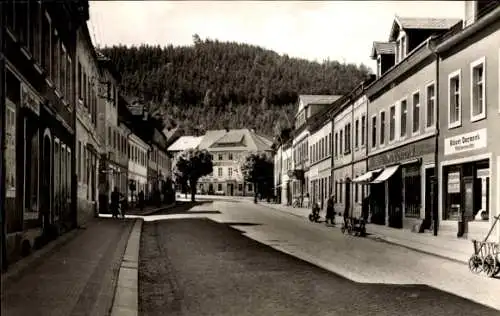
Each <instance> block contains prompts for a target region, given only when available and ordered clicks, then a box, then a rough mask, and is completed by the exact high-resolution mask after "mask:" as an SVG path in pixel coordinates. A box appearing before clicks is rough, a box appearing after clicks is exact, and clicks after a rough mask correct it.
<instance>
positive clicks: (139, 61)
mask: <svg viewBox="0 0 500 316" xmlns="http://www.w3.org/2000/svg"><path fill="white" fill-rule="evenodd" d="M193 40H194V45H191V46H182V47H174V46H172V45H170V46H166V47H160V46H148V45H141V46H139V47H126V46H113V47H106V48H104V49H101V52H102V53H104V54H105V55H106V56H108V57H110V58H111V59H112V60H113V61H114V63H115V64H116V66H117V67H118V70H119V71H120V72H121V74H122V88H124V89H125V91H126V92H127V93H128V94H131V95H135V96H140V97H142V98H144V99H145V100H146V101H149V102H148V103H149V104H152V106H153V107H155V108H157V109H160V110H159V112H160V114H161V115H163V116H164V117H165V125H166V127H167V128H168V127H173V126H176V125H178V126H180V127H181V128H182V129H184V131H185V132H186V133H189V134H196V133H203V132H204V130H207V129H222V128H224V127H229V128H242V127H248V128H255V130H256V131H257V132H259V133H261V134H264V135H268V136H272V135H273V133H274V128H275V126H278V125H280V126H281V127H284V126H285V125H289V124H290V123H291V122H293V119H292V118H293V116H294V112H295V104H296V101H297V96H298V95H299V94H344V93H347V92H349V91H350V90H351V89H352V88H354V87H355V86H356V85H357V84H358V83H360V82H361V81H362V80H363V79H364V78H365V77H366V75H367V74H368V73H369V69H368V68H367V67H365V66H363V65H361V66H360V67H358V66H356V65H353V64H341V63H339V62H337V61H325V62H323V63H317V62H311V61H307V60H304V59H297V58H290V57H288V56H286V55H283V56H282V55H279V54H277V53H276V52H274V51H271V50H266V49H263V48H261V47H257V46H252V45H248V44H240V43H234V42H219V41H217V40H203V41H202V40H201V39H200V38H199V37H198V36H197V35H194V36H193ZM297 45H300V43H297ZM277 122H280V123H279V124H277Z"/></svg>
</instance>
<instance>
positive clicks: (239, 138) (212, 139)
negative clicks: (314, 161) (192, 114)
mask: <svg viewBox="0 0 500 316" xmlns="http://www.w3.org/2000/svg"><path fill="white" fill-rule="evenodd" d="M271 146H272V142H271V141H270V140H269V139H267V138H265V137H263V136H261V135H258V134H257V133H255V131H253V130H249V129H233V130H229V129H225V130H212V131H207V132H206V133H205V135H204V136H203V139H202V140H201V142H200V144H199V145H198V148H199V149H206V150H208V151H209V152H210V154H211V155H212V157H213V159H212V161H213V172H212V174H211V175H208V176H205V177H203V178H201V179H200V181H199V183H198V188H197V190H198V191H201V192H202V193H204V192H206V193H209V194H220V195H238V196H245V195H249V196H252V195H254V189H255V188H254V187H253V184H252V183H246V182H245V180H244V179H243V174H242V173H241V170H240V166H241V162H242V160H243V159H244V158H245V156H246V155H247V154H248V153H250V152H264V153H268V154H269V155H271Z"/></svg>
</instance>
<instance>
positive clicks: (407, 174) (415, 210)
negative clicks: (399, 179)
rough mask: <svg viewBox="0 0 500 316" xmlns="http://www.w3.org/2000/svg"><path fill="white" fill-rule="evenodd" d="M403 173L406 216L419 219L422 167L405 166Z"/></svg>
mask: <svg viewBox="0 0 500 316" xmlns="http://www.w3.org/2000/svg"><path fill="white" fill-rule="evenodd" d="M403 168H404V173H403V176H404V178H403V192H404V201H405V216H406V217H413V218H419V217H420V206H421V198H420V195H421V178H420V166H419V165H416V166H405V167H403Z"/></svg>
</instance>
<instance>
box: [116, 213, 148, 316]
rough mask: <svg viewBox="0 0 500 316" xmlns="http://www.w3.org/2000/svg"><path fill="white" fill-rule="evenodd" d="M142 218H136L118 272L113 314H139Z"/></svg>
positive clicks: (117, 315) (134, 315) (120, 315)
mask: <svg viewBox="0 0 500 316" xmlns="http://www.w3.org/2000/svg"><path fill="white" fill-rule="evenodd" d="M142 222H143V221H142V220H136V221H135V223H134V226H133V228H132V230H131V232H130V235H129V238H128V242H127V248H126V249H125V254H124V255H123V259H122V263H121V266H120V270H119V273H118V282H117V284H116V288H115V293H114V299H113V306H112V308H111V316H115V315H116V316H124V315H127V316H129V315H130V316H132V315H133V316H137V315H138V314H139V292H138V288H139V284H138V272H139V246H140V240H141V233H142Z"/></svg>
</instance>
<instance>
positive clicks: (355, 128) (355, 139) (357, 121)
mask: <svg viewBox="0 0 500 316" xmlns="http://www.w3.org/2000/svg"><path fill="white" fill-rule="evenodd" d="M358 138H359V119H356V122H354V148H356V149H358V145H359V140H358Z"/></svg>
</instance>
